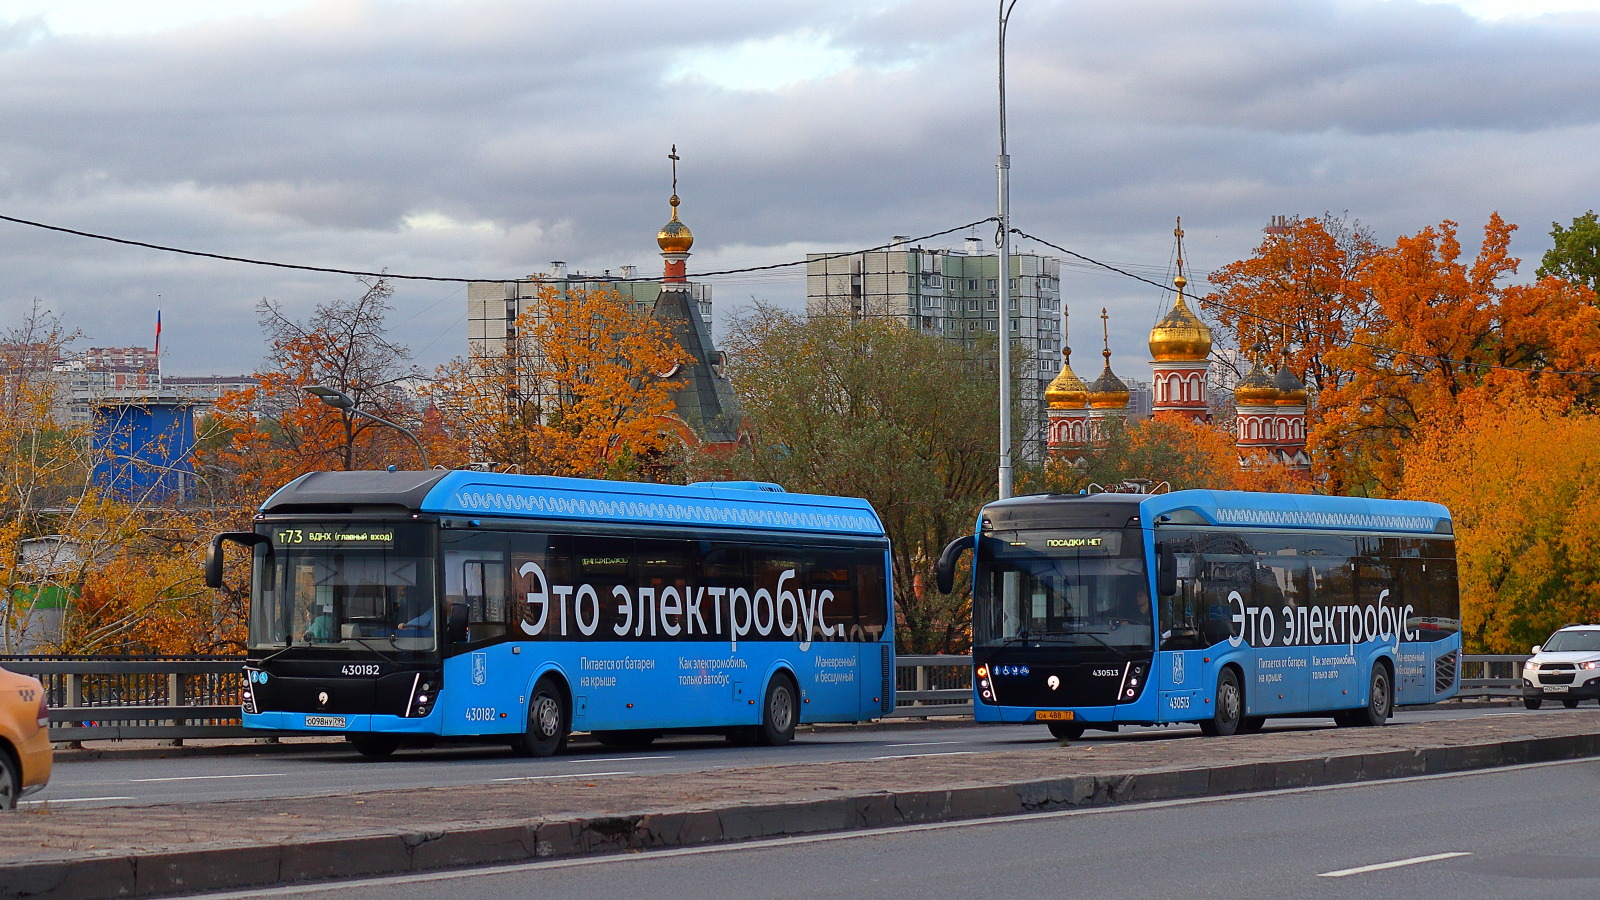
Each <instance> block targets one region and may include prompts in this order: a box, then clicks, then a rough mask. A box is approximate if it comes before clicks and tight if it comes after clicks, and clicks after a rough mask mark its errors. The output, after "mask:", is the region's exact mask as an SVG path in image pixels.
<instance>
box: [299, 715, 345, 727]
mask: <svg viewBox="0 0 1600 900" xmlns="http://www.w3.org/2000/svg"><path fill="white" fill-rule="evenodd" d="M306 727H307V728H343V727H344V716H306Z"/></svg>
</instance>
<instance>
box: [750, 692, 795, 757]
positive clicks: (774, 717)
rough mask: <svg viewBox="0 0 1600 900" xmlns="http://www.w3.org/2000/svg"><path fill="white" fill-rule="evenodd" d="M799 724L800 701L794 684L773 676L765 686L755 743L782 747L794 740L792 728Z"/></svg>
mask: <svg viewBox="0 0 1600 900" xmlns="http://www.w3.org/2000/svg"><path fill="white" fill-rule="evenodd" d="M799 722H800V701H799V697H798V692H797V691H796V690H795V687H794V682H793V681H790V680H789V676H787V675H775V676H773V679H772V683H771V684H769V685H767V698H766V699H765V700H764V701H762V703H761V724H760V725H758V726H756V743H759V744H764V745H766V746H768V747H782V746H783V745H784V744H787V743H789V742H790V741H792V740H794V727H795V725H797V724H799Z"/></svg>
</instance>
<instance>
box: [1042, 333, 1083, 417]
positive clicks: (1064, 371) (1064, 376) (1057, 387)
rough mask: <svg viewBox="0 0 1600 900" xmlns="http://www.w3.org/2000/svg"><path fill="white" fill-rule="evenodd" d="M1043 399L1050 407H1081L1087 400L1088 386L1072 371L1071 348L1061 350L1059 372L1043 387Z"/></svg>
mask: <svg viewBox="0 0 1600 900" xmlns="http://www.w3.org/2000/svg"><path fill="white" fill-rule="evenodd" d="M1044 400H1045V403H1046V404H1048V405H1049V407H1050V408H1051V409H1082V408H1083V405H1084V404H1085V403H1088V402H1089V386H1088V385H1086V384H1084V383H1083V379H1082V378H1079V377H1078V373H1076V372H1074V371H1072V348H1071V347H1068V348H1066V349H1065V350H1062V351H1061V372H1060V373H1059V374H1057V375H1056V377H1055V379H1054V380H1052V381H1051V382H1050V386H1049V387H1047V388H1045V389H1044Z"/></svg>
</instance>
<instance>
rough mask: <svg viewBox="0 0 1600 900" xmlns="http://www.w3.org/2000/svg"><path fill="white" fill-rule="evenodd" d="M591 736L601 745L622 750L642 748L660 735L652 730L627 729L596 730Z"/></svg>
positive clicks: (653, 741)
mask: <svg viewBox="0 0 1600 900" xmlns="http://www.w3.org/2000/svg"><path fill="white" fill-rule="evenodd" d="M590 736H591V737H593V738H594V739H595V740H597V741H599V742H600V745H601V746H602V747H616V748H618V749H622V750H643V749H644V748H646V747H648V746H650V745H651V744H653V743H655V740H656V738H658V737H660V736H661V735H659V734H657V733H656V732H654V731H641V730H638V729H630V730H627V731H596V732H592V733H591V735H590Z"/></svg>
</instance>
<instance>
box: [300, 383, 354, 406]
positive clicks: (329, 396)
mask: <svg viewBox="0 0 1600 900" xmlns="http://www.w3.org/2000/svg"><path fill="white" fill-rule="evenodd" d="M306 393H308V394H310V395H311V396H313V397H316V398H317V399H318V400H321V401H322V402H323V403H326V404H327V405H329V406H331V407H333V408H334V409H353V408H355V405H356V402H355V401H354V400H351V399H350V395H349V394H346V393H345V392H343V391H338V390H334V389H333V388H331V387H323V386H322V385H320V384H313V385H309V386H307V387H306Z"/></svg>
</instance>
